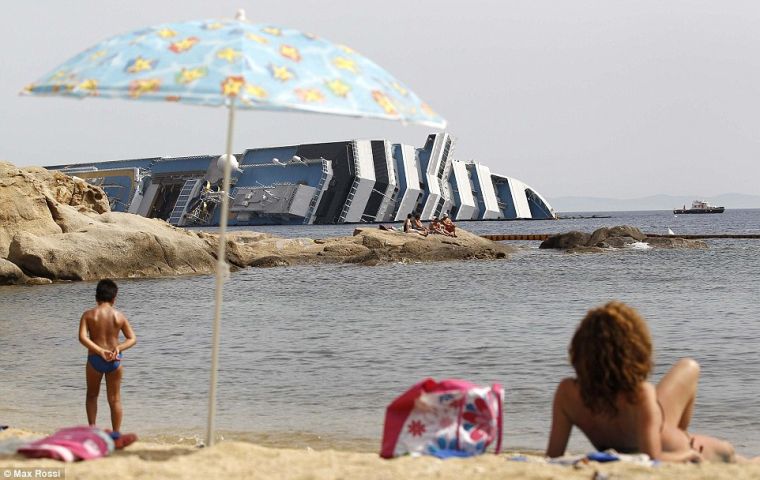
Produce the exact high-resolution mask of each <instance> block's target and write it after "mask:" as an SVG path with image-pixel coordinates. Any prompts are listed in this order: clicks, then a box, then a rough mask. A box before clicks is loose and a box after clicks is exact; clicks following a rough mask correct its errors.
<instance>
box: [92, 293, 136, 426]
mask: <svg viewBox="0 0 760 480" xmlns="http://www.w3.org/2000/svg"><path fill="white" fill-rule="evenodd" d="M117 292H118V287H117V286H116V283H115V282H114V281H113V280H109V279H104V280H101V281H99V282H98V286H97V287H96V289H95V300H96V301H97V303H98V305H97V306H96V307H95V308H91V309H89V310H87V311H85V312H84V313H83V314H82V318H81V320H80V321H79V342H80V343H81V344H82V345H84V346H85V347H87V350H88V354H87V366H86V377H87V401H86V408H87V422H88V423H89V424H90V425H91V426H94V425H95V418H96V417H97V414H98V394H99V393H100V383H101V381H102V380H103V375H105V377H106V393H107V395H108V406H109V407H110V408H111V426H112V427H113V432H114V434H115V435H116V436H118V435H119V434H118V432H119V430H120V428H121V417H122V409H121V393H120V389H121V377H122V371H123V370H124V368H123V367H122V365H121V358H122V353H121V352H123V351H124V350H126V349H128V348H130V347H132V346H134V345H135V343H137V338H136V337H135V333H134V332H133V331H132V327H131V326H130V325H129V321H127V317H125V316H124V314H123V313H121V312H119V311H118V310H116V309H115V308H113V305H114V302H115V301H116V294H117ZM119 332H122V333H123V334H124V342H123V343H119Z"/></svg>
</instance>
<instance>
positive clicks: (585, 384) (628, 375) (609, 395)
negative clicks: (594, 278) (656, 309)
mask: <svg viewBox="0 0 760 480" xmlns="http://www.w3.org/2000/svg"><path fill="white" fill-rule="evenodd" d="M569 353H570V363H572V364H573V368H575V373H576V375H577V376H578V379H577V381H578V386H579V387H580V392H581V399H582V400H583V403H584V404H585V405H586V407H588V408H589V409H590V410H591V411H592V412H595V413H608V414H612V415H614V414H616V413H617V407H616V405H615V400H616V399H617V396H618V394H620V393H622V394H623V395H625V396H626V398H627V399H628V401H629V402H632V403H633V402H636V401H637V399H638V398H637V392H638V385H639V384H640V383H641V382H643V381H645V380H646V379H647V377H648V376H649V372H650V371H651V370H652V338H651V336H650V334H649V328H648V327H647V324H646V322H645V321H644V318H642V316H641V315H639V313H638V312H637V311H636V310H635V309H633V308H631V307H629V306H628V305H626V304H624V303H622V302H617V301H615V302H609V303H608V304H606V305H604V306H602V307H598V308H594V309H592V310H589V312H588V313H587V314H586V316H585V317H584V318H583V320H582V321H581V323H580V325H578V329H577V330H576V331H575V335H573V340H572V341H571V342H570V348H569Z"/></svg>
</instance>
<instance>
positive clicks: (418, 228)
mask: <svg viewBox="0 0 760 480" xmlns="http://www.w3.org/2000/svg"><path fill="white" fill-rule="evenodd" d="M412 228H413V229H414V231H415V232H417V233H419V234H420V235H422V236H423V237H427V236H428V233H430V232H429V231H428V229H427V228H425V225H423V224H422V220H420V214H419V213H418V214H416V215H415V216H414V221H413V222H412Z"/></svg>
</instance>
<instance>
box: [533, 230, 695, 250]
mask: <svg viewBox="0 0 760 480" xmlns="http://www.w3.org/2000/svg"><path fill="white" fill-rule="evenodd" d="M635 243H646V244H648V245H649V246H650V247H653V248H707V244H706V243H705V242H703V241H701V240H691V239H684V238H663V237H647V236H646V235H645V234H644V233H642V232H641V230H639V229H638V228H636V227H632V226H630V225H620V226H616V227H611V228H607V227H603V228H600V229H598V230H595V231H594V232H593V233H591V234H588V233H584V232H576V231H572V232H567V233H560V234H557V235H552V236H551V237H549V238H548V239H546V240H544V241H543V242H542V243H541V245H540V247H539V248H554V249H560V250H565V251H567V252H569V253H598V252H604V251H606V250H609V249H612V248H625V247H628V246H632V245H633V244H635Z"/></svg>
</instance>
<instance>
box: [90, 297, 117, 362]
mask: <svg viewBox="0 0 760 480" xmlns="http://www.w3.org/2000/svg"><path fill="white" fill-rule="evenodd" d="M82 319H83V320H84V322H85V325H86V326H87V331H88V333H89V337H90V340H92V341H93V342H94V343H95V344H96V345H97V346H99V347H101V348H103V349H104V350H108V351H113V350H114V349H115V348H116V347H117V346H118V345H119V333H120V332H121V331H122V329H124V326H125V324H126V322H127V319H126V317H125V316H124V314H123V313H121V312H120V311H118V310H116V309H115V308H113V306H112V305H111V304H109V303H101V304H100V305H98V306H97V307H95V308H91V309H89V310H86V311H85V312H84V314H82ZM89 352H90V353H91V354H95V355H98V354H99V353H98V352H95V351H92V350H89Z"/></svg>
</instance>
